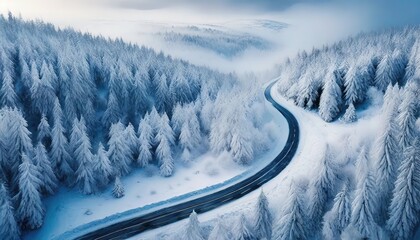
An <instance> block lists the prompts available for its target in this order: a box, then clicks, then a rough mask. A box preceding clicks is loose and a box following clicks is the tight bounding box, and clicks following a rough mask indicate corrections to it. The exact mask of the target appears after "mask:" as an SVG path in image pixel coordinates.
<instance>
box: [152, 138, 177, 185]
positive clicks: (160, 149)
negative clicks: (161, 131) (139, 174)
mask: <svg viewBox="0 0 420 240" xmlns="http://www.w3.org/2000/svg"><path fill="white" fill-rule="evenodd" d="M156 157H157V159H158V161H159V173H160V175H162V176H163V177H170V176H172V174H173V172H174V169H175V165H174V160H173V158H172V150H171V147H170V144H169V141H168V140H167V139H166V137H162V139H161V140H160V142H159V145H158V146H157V148H156Z"/></svg>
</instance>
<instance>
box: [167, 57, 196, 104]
mask: <svg viewBox="0 0 420 240" xmlns="http://www.w3.org/2000/svg"><path fill="white" fill-rule="evenodd" d="M169 91H170V92H171V93H172V94H173V95H172V102H179V103H187V102H190V101H191V100H192V96H193V93H192V91H191V85H190V83H189V82H188V79H187V78H186V77H185V67H184V65H183V64H182V63H179V64H178V65H177V66H176V67H175V72H174V75H173V78H172V81H171V82H170V84H169Z"/></svg>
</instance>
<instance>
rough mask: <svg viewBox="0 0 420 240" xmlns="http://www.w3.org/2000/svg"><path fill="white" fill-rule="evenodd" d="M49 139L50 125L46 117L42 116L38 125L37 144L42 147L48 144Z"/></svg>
mask: <svg viewBox="0 0 420 240" xmlns="http://www.w3.org/2000/svg"><path fill="white" fill-rule="evenodd" d="M50 138H51V129H50V124H49V123H48V120H47V117H46V116H45V114H42V116H41V121H40V122H39V124H38V136H37V140H38V142H41V143H42V144H44V145H47V144H49V142H50V140H51V139H50Z"/></svg>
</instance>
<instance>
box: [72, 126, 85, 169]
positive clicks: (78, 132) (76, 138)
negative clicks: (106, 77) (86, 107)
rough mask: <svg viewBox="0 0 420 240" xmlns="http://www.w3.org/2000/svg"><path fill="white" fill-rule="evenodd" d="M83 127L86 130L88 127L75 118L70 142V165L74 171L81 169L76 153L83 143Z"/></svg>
mask: <svg viewBox="0 0 420 240" xmlns="http://www.w3.org/2000/svg"><path fill="white" fill-rule="evenodd" d="M83 121H84V120H83ZM82 125H83V128H85V129H86V126H85V125H84V123H82V122H81V120H79V119H77V118H75V119H74V120H73V125H72V127H71V132H70V141H69V150H70V156H71V158H70V162H69V163H70V166H71V167H72V168H73V169H77V168H78V167H79V161H78V159H77V157H76V153H75V151H76V149H77V148H78V147H79V146H80V145H81V144H82V142H81V141H80V140H81V138H82V135H83V133H82V131H83V129H82Z"/></svg>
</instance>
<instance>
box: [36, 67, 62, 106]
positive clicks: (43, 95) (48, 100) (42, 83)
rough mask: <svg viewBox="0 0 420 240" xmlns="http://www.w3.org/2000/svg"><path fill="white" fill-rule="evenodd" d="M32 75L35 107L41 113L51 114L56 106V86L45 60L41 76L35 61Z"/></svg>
mask: <svg viewBox="0 0 420 240" xmlns="http://www.w3.org/2000/svg"><path fill="white" fill-rule="evenodd" d="M31 75H32V86H31V97H32V104H33V107H34V109H36V111H37V112H39V113H43V114H49V113H50V112H51V111H52V108H53V106H54V100H55V98H56V95H55V92H54V88H53V87H52V85H51V81H52V74H51V72H50V70H49V68H48V65H47V64H46V63H45V61H44V62H43V63H42V66H41V78H40V76H39V74H38V70H37V69H36V65H35V63H34V62H33V63H32V67H31Z"/></svg>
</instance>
